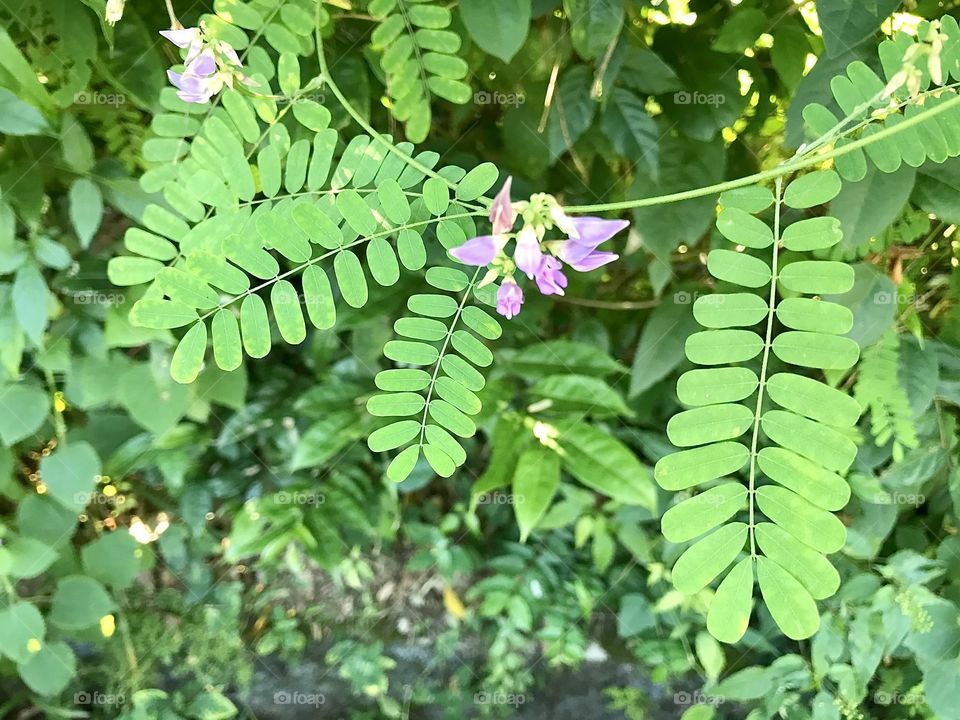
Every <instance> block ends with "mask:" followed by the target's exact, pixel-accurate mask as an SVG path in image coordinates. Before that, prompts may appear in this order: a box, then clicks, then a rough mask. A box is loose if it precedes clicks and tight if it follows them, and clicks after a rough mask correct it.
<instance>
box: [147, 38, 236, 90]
mask: <svg viewBox="0 0 960 720" xmlns="http://www.w3.org/2000/svg"><path fill="white" fill-rule="evenodd" d="M160 34H161V35H162V36H163V37H165V38H166V39H167V40H169V41H170V42H172V43H173V44H174V45H176V46H177V47H180V48H186V49H187V57H186V58H185V59H184V61H183V65H184V70H183V72H182V73H175V72H173V70H167V77H168V78H170V82H171V83H172V84H173V86H174V87H175V88H177V97H179V98H180V99H181V100H183V101H185V102H191V103H201V104H202V103H207V102H209V101H210V98H211V97H213V96H214V95H216V94H217V93H218V92H220V91H221V90H222V89H223V87H224V85H226V86H227V87H233V81H234V78H239V79H240V80H241V81H242V82H247V81H248V79H247V78H245V77H244V76H243V75H242V74H241V72H240V70H241V65H240V58H239V57H238V56H237V53H236V51H235V50H234V49H233V48H232V47H231V46H230V45H229V44H228V43H225V42H218V41H214V42H204V38H203V33H202V32H201V30H200V28H180V29H179V30H161V31H160Z"/></svg>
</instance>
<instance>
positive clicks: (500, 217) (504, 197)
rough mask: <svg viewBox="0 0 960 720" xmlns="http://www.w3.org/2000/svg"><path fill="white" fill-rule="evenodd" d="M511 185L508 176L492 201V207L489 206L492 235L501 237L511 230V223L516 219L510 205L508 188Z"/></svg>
mask: <svg viewBox="0 0 960 720" xmlns="http://www.w3.org/2000/svg"><path fill="white" fill-rule="evenodd" d="M512 184H513V176H510V177H508V178H507V181H506V182H505V183H504V184H503V187H502V188H500V192H498V193H497V196H496V197H495V198H494V199H493V205H491V206H490V222H491V223H493V234H494V235H503V234H504V233H508V232H510V230H511V228H513V222H514V220H515V219H516V218H515V215H514V212H513V205H512V204H511V203H510V186H511V185H512Z"/></svg>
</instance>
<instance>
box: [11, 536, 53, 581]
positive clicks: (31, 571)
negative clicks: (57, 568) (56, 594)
mask: <svg viewBox="0 0 960 720" xmlns="http://www.w3.org/2000/svg"><path fill="white" fill-rule="evenodd" d="M4 547H5V548H6V550H7V561H8V563H9V564H8V569H7V570H6V574H7V575H9V576H10V577H12V578H14V579H21V578H34V577H37V576H38V575H40V574H41V573H42V572H43V571H44V570H46V569H47V568H49V567H50V566H51V565H53V563H54V562H55V561H56V559H57V557H58V556H59V553H58V552H57V551H56V550H54V549H53V548H52V547H50V546H49V545H47V544H46V543H44V542H41V541H39V540H36V539H35V538H31V537H19V538H15V539H14V540H12V541H11V542H10V543H8V544H7V545H4Z"/></svg>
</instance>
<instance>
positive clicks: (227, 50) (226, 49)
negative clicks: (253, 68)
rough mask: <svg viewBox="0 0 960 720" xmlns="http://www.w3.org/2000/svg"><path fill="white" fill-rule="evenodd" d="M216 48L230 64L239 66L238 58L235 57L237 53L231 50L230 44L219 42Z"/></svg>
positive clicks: (237, 56)
mask: <svg viewBox="0 0 960 720" xmlns="http://www.w3.org/2000/svg"><path fill="white" fill-rule="evenodd" d="M218 47H219V49H220V52H222V53H223V54H224V55H225V56H226V58H227V59H228V60H229V61H230V62H231V63H233V64H234V65H240V56H239V55H237V51H236V50H234V49H233V46H232V45H230V43H225V42H221V43H220V45H219V46H218Z"/></svg>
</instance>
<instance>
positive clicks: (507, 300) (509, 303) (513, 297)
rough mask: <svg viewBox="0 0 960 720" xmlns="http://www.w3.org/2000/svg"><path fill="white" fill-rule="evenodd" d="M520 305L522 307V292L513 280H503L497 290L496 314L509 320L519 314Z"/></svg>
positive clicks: (509, 278)
mask: <svg viewBox="0 0 960 720" xmlns="http://www.w3.org/2000/svg"><path fill="white" fill-rule="evenodd" d="M521 305H523V290H521V289H520V286H519V285H517V283H516V281H515V280H514V279H513V278H511V277H508V278H504V279H503V282H502V283H501V284H500V289H499V290H497V312H498V313H500V314H501V315H503V316H504V317H505V318H506V319H507V320H510V319H512V318H514V317H516V316H517V315H518V314H519V312H520V306H521Z"/></svg>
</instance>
